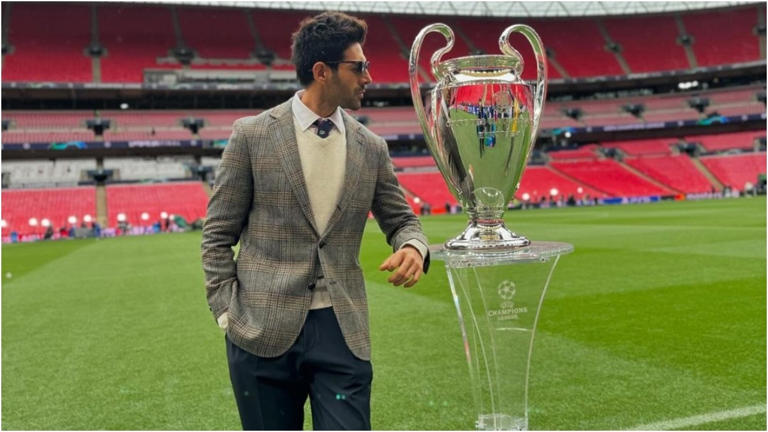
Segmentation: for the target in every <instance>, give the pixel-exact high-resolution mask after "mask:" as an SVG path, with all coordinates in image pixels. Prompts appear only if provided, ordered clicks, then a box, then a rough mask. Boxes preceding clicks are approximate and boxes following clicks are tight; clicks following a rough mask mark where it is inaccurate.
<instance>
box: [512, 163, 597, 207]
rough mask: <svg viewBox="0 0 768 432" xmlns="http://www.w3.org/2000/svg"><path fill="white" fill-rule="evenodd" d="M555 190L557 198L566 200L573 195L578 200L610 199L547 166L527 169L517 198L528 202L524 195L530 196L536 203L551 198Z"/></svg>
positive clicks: (529, 199) (530, 199)
mask: <svg viewBox="0 0 768 432" xmlns="http://www.w3.org/2000/svg"><path fill="white" fill-rule="evenodd" d="M553 189H556V190H557V196H562V197H566V198H567V197H569V196H571V195H573V197H574V198H576V199H583V198H587V197H588V198H592V199H594V198H606V197H608V194H606V193H604V192H601V191H599V190H596V189H594V188H591V187H589V186H586V185H585V184H583V183H578V182H575V181H573V180H572V179H570V178H567V177H565V176H563V175H562V174H560V173H558V172H556V171H553V170H552V169H551V168H550V167H547V166H529V167H527V168H526V169H525V172H523V177H522V178H521V179H520V187H519V188H518V190H517V193H516V194H515V197H516V198H517V199H518V200H521V201H526V200H525V198H524V196H523V195H524V194H528V196H529V198H528V201H529V202H532V203H535V202H539V200H541V199H542V198H548V197H551V196H552V195H551V192H552V190H553Z"/></svg>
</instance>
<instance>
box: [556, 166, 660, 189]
mask: <svg viewBox="0 0 768 432" xmlns="http://www.w3.org/2000/svg"><path fill="white" fill-rule="evenodd" d="M550 166H551V167H552V168H553V169H555V170H556V171H557V172H559V173H560V174H564V175H565V176H567V177H569V178H572V179H574V180H576V181H579V182H581V183H583V184H585V185H587V186H590V187H592V188H594V189H598V190H601V191H604V192H605V193H606V194H608V195H609V196H612V197H635V196H648V195H674V194H675V192H674V191H672V190H670V189H668V188H666V187H661V186H658V185H656V184H654V183H651V182H650V181H648V180H646V179H643V178H640V177H638V176H637V175H635V174H634V173H632V172H630V171H629V170H627V169H626V168H624V167H623V166H621V165H620V164H619V163H617V162H616V161H614V160H611V159H604V160H596V161H591V162H581V161H579V162H552V163H551V164H550Z"/></svg>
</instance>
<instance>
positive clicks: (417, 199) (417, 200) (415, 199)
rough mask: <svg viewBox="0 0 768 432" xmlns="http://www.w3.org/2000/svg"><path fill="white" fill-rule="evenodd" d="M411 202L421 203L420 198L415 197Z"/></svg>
mask: <svg viewBox="0 0 768 432" xmlns="http://www.w3.org/2000/svg"><path fill="white" fill-rule="evenodd" d="M413 202H415V203H416V204H421V198H419V197H416V198H414V199H413Z"/></svg>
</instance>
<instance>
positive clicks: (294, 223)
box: [202, 12, 429, 430]
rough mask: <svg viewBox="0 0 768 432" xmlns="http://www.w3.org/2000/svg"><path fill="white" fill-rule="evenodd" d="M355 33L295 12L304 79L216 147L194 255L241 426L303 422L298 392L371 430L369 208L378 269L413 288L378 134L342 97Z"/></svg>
mask: <svg viewBox="0 0 768 432" xmlns="http://www.w3.org/2000/svg"><path fill="white" fill-rule="evenodd" d="M366 31H367V26H366V24H365V22H364V21H362V20H359V19H356V18H353V17H351V16H348V15H346V14H343V13H336V12H333V13H332V12H326V13H323V14H320V15H318V16H315V17H313V18H308V19H306V20H304V21H303V22H302V23H301V25H300V27H299V29H298V31H297V32H296V33H294V35H293V47H292V49H293V59H292V60H293V63H294V64H295V65H296V71H297V75H298V77H299V81H300V82H301V84H302V85H303V86H304V90H301V91H299V92H297V93H296V95H294V97H293V98H291V99H290V100H288V101H287V102H285V103H283V104H281V105H278V106H276V107H274V108H272V109H270V110H268V111H265V112H264V113H262V114H260V115H258V116H255V117H246V118H242V119H239V120H237V121H236V122H235V124H234V126H233V132H232V136H231V137H230V140H229V143H228V145H227V147H226V149H225V150H224V153H223V155H222V160H221V164H220V168H219V173H218V175H217V178H216V185H215V187H214V192H213V196H212V197H211V200H210V202H209V204H208V217H207V220H206V222H205V226H204V228H203V241H202V258H203V269H204V270H205V275H206V291H207V296H208V303H209V305H210V307H211V310H212V311H213V314H214V316H215V318H216V320H217V322H218V323H219V325H220V326H221V327H222V328H225V330H226V343H227V358H228V362H229V369H230V378H231V380H232V386H233V388H234V392H235V399H236V400H237V407H238V411H239V413H240V419H241V422H242V426H243V428H244V429H272V430H274V429H280V430H290V429H301V428H302V427H303V417H304V403H305V402H306V399H307V397H309V399H310V403H311V407H312V423H313V426H314V428H315V429H336V430H339V429H357V430H362V429H370V427H371V426H370V390H371V380H372V368H371V364H370V340H369V330H368V305H367V301H366V296H365V287H364V281H363V273H362V270H361V269H360V263H359V260H358V258H359V252H360V242H361V238H362V233H363V229H364V227H365V224H366V220H367V216H368V212H369V211H372V212H373V214H374V216H375V217H376V220H377V221H378V223H379V226H380V227H381V229H382V231H383V232H384V233H385V234H386V237H387V241H388V242H389V243H390V244H391V245H392V246H393V249H394V253H393V254H392V255H391V256H389V257H388V258H387V259H386V260H385V261H384V262H383V263H382V264H381V266H380V267H379V269H380V270H387V271H393V273H392V275H391V276H390V277H389V282H391V283H392V284H393V285H395V286H400V285H404V286H405V287H411V286H413V285H414V284H415V283H416V282H418V280H419V278H420V276H421V274H422V272H426V270H427V267H428V264H429V257H428V249H427V244H428V243H427V239H426V237H425V236H424V235H423V233H422V231H421V225H420V223H419V221H418V218H417V217H416V216H415V215H414V214H413V212H412V211H411V209H410V206H409V205H408V204H407V202H406V201H405V198H404V197H403V194H402V192H401V190H400V188H399V185H398V183H397V179H396V178H395V175H394V172H393V170H392V164H391V161H390V159H389V154H388V152H387V145H386V143H385V142H384V140H383V139H381V138H379V137H377V136H375V135H374V134H373V133H371V132H370V131H369V130H368V129H366V128H365V127H363V126H362V125H361V124H360V123H358V122H357V121H355V120H354V119H353V118H352V117H351V116H349V115H348V114H347V113H346V112H344V111H343V110H342V109H341V108H348V109H353V110H356V109H359V108H360V106H361V101H362V98H363V95H364V92H365V87H366V85H368V84H370V82H371V75H370V72H369V71H368V65H369V63H368V62H367V61H366V58H365V55H364V54H363V50H362V44H363V42H364V40H365V34H366ZM238 241H239V242H240V250H239V254H238V257H237V261H234V260H233V251H232V246H234V245H235V244H236V243H237V242H238Z"/></svg>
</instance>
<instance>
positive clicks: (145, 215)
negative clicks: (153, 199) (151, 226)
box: [141, 212, 149, 221]
mask: <svg viewBox="0 0 768 432" xmlns="http://www.w3.org/2000/svg"><path fill="white" fill-rule="evenodd" d="M141 220H143V221H146V220H149V213H147V212H144V213H142V214H141Z"/></svg>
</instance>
